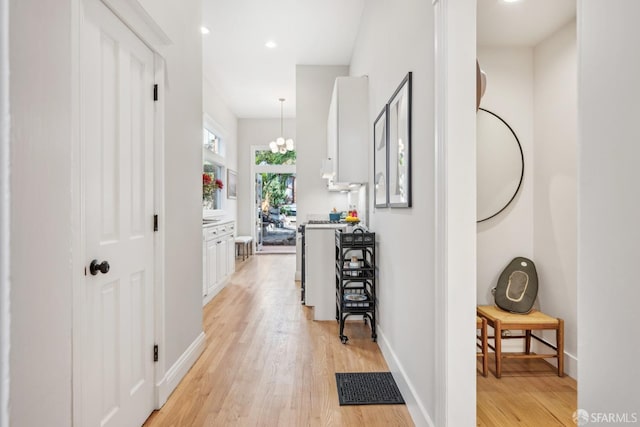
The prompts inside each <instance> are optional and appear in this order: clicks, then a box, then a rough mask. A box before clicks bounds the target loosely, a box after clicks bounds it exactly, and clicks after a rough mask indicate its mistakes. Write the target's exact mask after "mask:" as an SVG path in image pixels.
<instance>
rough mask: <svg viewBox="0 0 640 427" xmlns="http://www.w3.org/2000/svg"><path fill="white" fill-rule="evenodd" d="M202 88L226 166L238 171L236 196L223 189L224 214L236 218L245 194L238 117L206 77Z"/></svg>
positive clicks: (204, 108)
mask: <svg viewBox="0 0 640 427" xmlns="http://www.w3.org/2000/svg"><path fill="white" fill-rule="evenodd" d="M202 89H203V96H202V102H203V111H204V113H205V114H206V115H207V116H209V117H210V118H211V119H213V121H214V122H215V124H216V128H217V129H216V131H218V132H220V133H221V135H220V136H222V138H223V143H224V146H225V153H224V154H225V165H226V167H227V168H229V169H232V170H234V171H236V172H238V198H237V199H228V198H227V188H226V187H225V188H224V190H223V194H224V196H223V198H224V206H223V210H224V212H225V216H227V217H230V218H234V219H237V218H238V213H239V211H238V206H239V205H240V203H241V199H242V198H243V197H244V196H245V194H244V192H243V191H240V183H241V179H242V172H241V171H240V163H241V162H240V161H239V157H238V119H237V117H236V116H235V114H233V112H232V111H231V110H230V109H229V107H228V106H227V103H226V101H225V100H224V99H223V98H222V96H221V95H220V92H219V91H218V90H217V89H216V87H215V86H213V84H212V83H211V82H210V81H209V80H208V79H207V78H206V77H205V78H204V79H203V87H202ZM223 181H224V182H225V183H226V181H227V178H226V177H225V178H224V180H223Z"/></svg>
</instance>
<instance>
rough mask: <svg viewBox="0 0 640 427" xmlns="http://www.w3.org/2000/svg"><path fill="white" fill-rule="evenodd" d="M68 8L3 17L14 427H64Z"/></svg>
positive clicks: (35, 6) (46, 7)
mask: <svg viewBox="0 0 640 427" xmlns="http://www.w3.org/2000/svg"><path fill="white" fill-rule="evenodd" d="M71 9H72V1H70V0H66V1H59V0H44V1H41V0H25V1H20V2H12V4H11V9H10V11H9V12H10V15H9V16H10V46H9V47H10V58H9V60H10V91H11V93H10V113H11V194H13V197H12V199H11V212H10V215H11V234H12V235H11V265H10V269H11V283H12V290H11V359H10V363H11V372H10V377H11V384H10V387H11V388H10V393H11V394H10V417H11V425H14V426H36V425H60V426H68V425H71V282H72V271H71V243H72V240H71V239H72V229H71V213H72V206H71V140H72V124H71V84H72V82H71V79H70V78H69V76H70V75H71V46H70V40H71V37H72V35H71V16H72V14H71ZM34 28H41V29H42V31H43V32H41V33H40V34H37V33H35V32H34V31H33V29H34ZM34 402H37V410H35V409H34Z"/></svg>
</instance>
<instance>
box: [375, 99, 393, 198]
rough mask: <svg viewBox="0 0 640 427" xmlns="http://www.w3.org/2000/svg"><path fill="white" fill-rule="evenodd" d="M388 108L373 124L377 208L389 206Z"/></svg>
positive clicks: (385, 107) (383, 110) (384, 109)
mask: <svg viewBox="0 0 640 427" xmlns="http://www.w3.org/2000/svg"><path fill="white" fill-rule="evenodd" d="M388 117H389V116H388V114H387V106H386V105H385V106H384V108H383V109H382V111H381V112H380V114H378V117H377V118H376V121H375V122H374V124H373V153H374V154H373V199H374V206H375V207H376V208H386V207H387V206H389V194H388V191H387V190H388V188H389V186H388V180H387V178H388V163H387V152H388V149H389V133H388V132H387V129H388V127H389V126H388Z"/></svg>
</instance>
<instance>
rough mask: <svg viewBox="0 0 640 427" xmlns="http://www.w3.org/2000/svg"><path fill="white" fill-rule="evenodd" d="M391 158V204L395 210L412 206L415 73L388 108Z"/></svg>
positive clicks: (389, 200) (404, 81) (406, 80)
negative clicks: (412, 98)
mask: <svg viewBox="0 0 640 427" xmlns="http://www.w3.org/2000/svg"><path fill="white" fill-rule="evenodd" d="M387 114H388V138H389V144H388V145H389V148H388V152H389V156H388V157H387V162H388V177H387V183H388V193H387V194H388V195H389V196H388V202H389V206H390V207H392V208H409V207H411V72H409V73H408V74H407V75H406V76H405V78H404V79H403V80H402V82H401V83H400V86H398V88H397V89H396V91H395V92H394V94H393V96H392V97H391V99H390V100H389V104H388V106H387Z"/></svg>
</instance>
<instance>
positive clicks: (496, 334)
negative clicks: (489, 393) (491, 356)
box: [493, 320, 502, 378]
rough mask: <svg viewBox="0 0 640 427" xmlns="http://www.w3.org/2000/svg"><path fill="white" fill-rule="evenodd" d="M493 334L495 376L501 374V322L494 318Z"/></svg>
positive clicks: (497, 376)
mask: <svg viewBox="0 0 640 427" xmlns="http://www.w3.org/2000/svg"><path fill="white" fill-rule="evenodd" d="M493 336H494V339H495V348H496V378H500V377H501V376H502V323H501V322H500V321H499V320H496V321H495V322H494V324H493Z"/></svg>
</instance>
